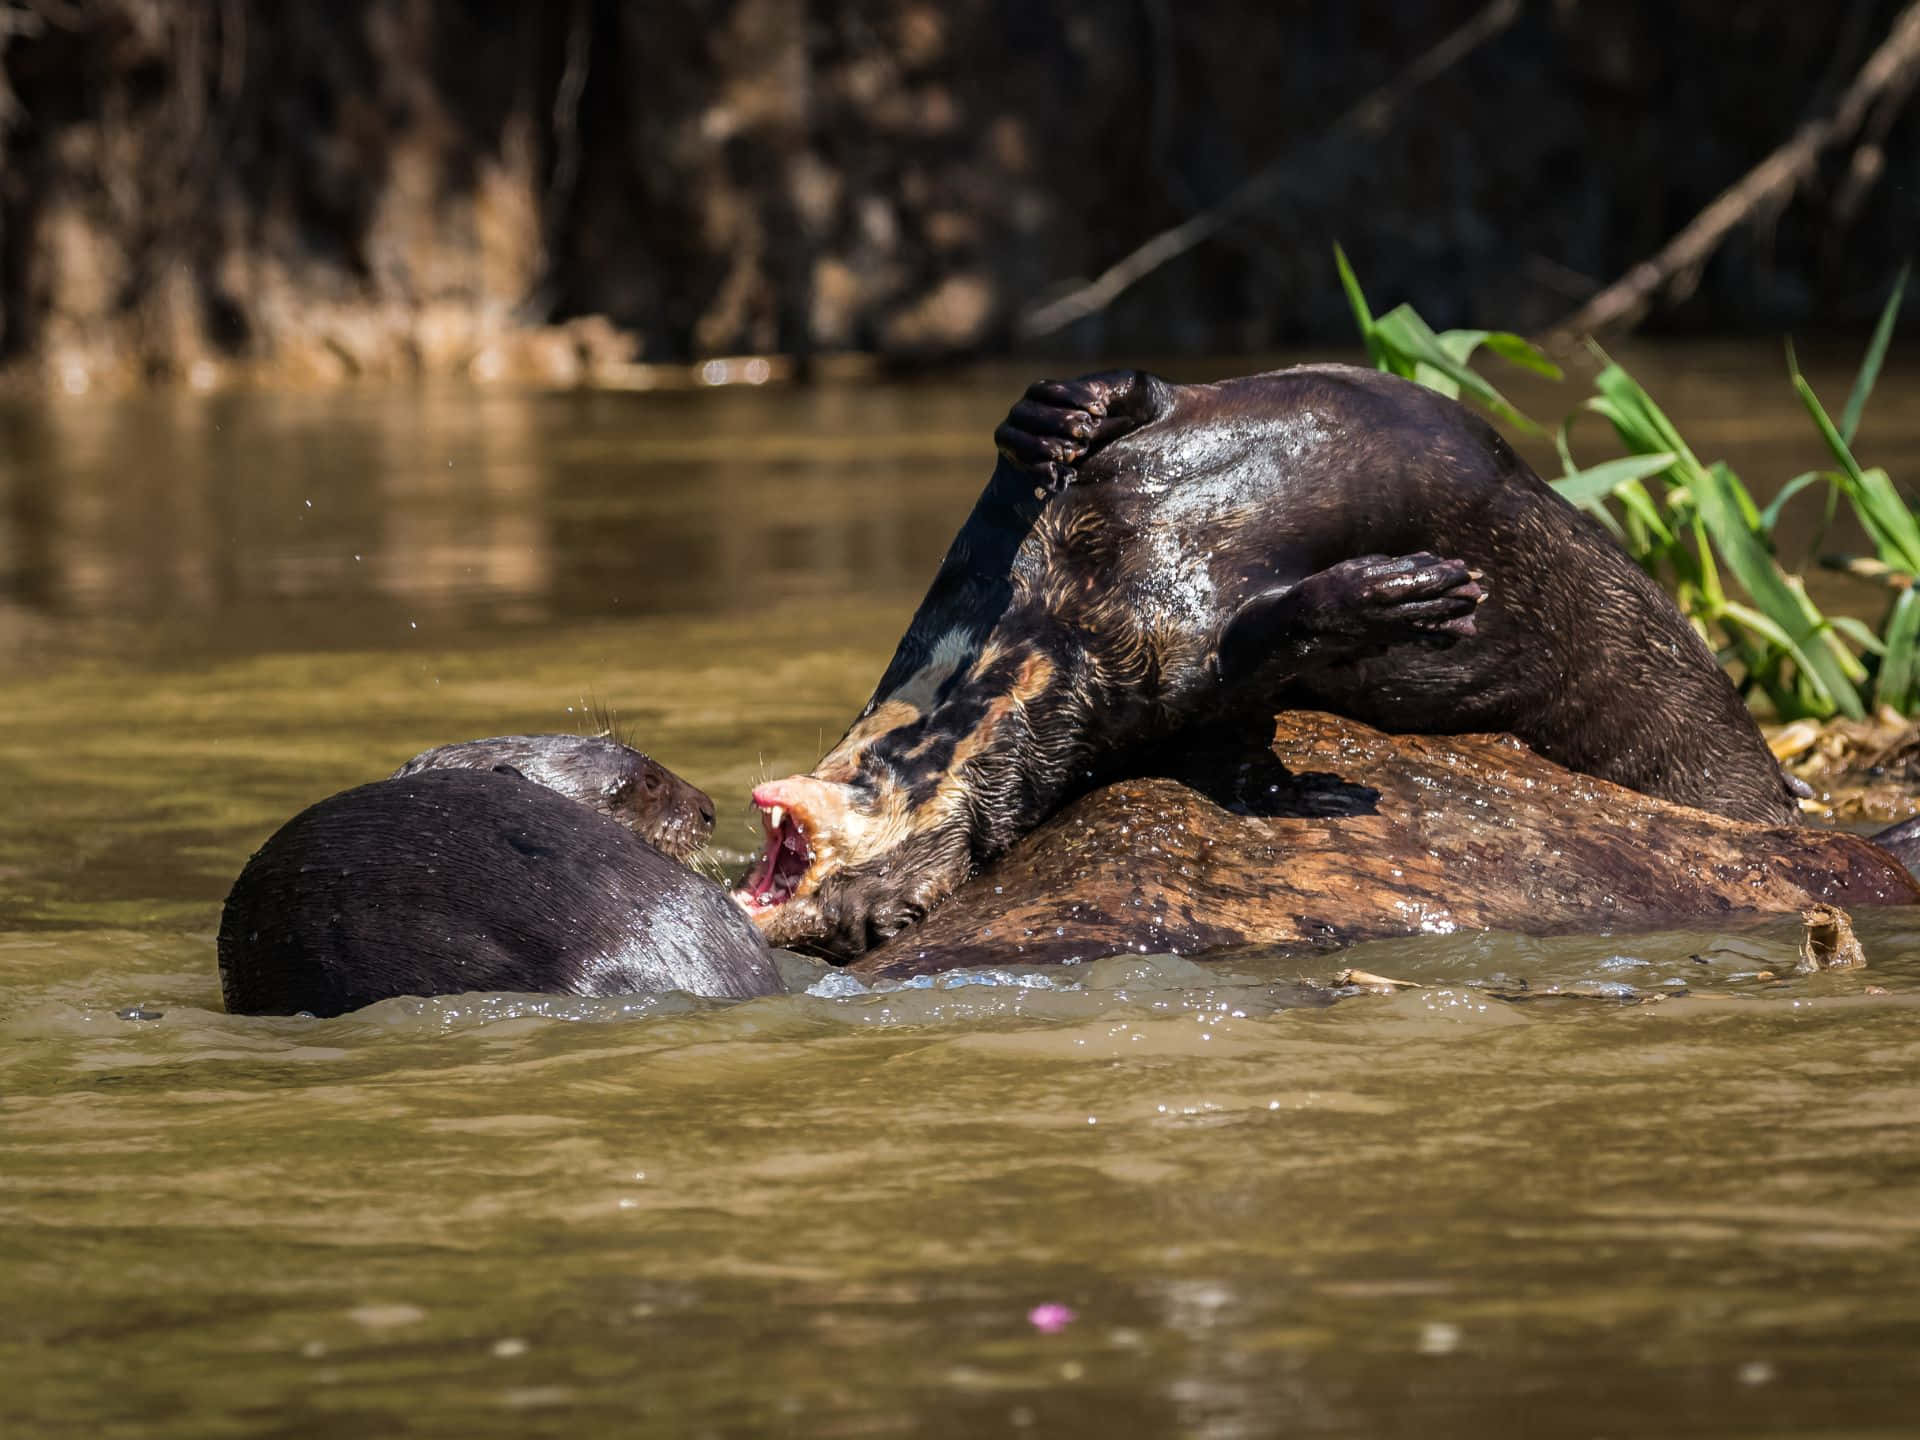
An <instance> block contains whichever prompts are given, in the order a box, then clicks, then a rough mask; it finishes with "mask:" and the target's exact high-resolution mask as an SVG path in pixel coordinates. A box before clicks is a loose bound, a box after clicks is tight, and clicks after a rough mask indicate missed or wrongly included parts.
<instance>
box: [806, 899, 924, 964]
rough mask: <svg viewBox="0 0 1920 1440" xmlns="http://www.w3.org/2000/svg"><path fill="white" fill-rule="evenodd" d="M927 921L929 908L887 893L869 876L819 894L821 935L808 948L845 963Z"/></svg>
mask: <svg viewBox="0 0 1920 1440" xmlns="http://www.w3.org/2000/svg"><path fill="white" fill-rule="evenodd" d="M924 919H926V909H925V907H924V906H920V905H917V904H915V903H914V901H913V900H912V899H910V898H908V897H903V896H896V895H888V894H885V893H884V891H883V889H882V887H881V886H880V885H878V884H876V883H874V882H873V881H872V880H870V879H868V878H867V877H861V879H860V880H859V881H856V882H855V883H853V884H849V885H846V886H835V887H829V888H823V889H822V891H821V893H820V922H821V928H822V932H823V933H822V934H821V935H820V937H819V938H818V939H817V940H814V941H810V942H808V944H807V945H806V946H805V948H806V949H809V950H816V951H818V952H819V953H820V954H822V955H825V956H826V957H827V958H828V959H830V960H833V961H835V962H836V963H840V964H845V963H846V962H847V961H849V960H853V959H857V958H858V957H859V956H861V955H864V954H865V953H866V952H867V951H869V950H872V949H876V948H877V947H879V946H881V945H884V944H886V943H887V941H889V940H891V939H892V938H893V937H894V936H896V935H898V934H899V933H900V932H901V931H902V930H906V929H910V928H911V927H913V926H915V925H918V924H919V923H920V922H921V921H922V920H924Z"/></svg>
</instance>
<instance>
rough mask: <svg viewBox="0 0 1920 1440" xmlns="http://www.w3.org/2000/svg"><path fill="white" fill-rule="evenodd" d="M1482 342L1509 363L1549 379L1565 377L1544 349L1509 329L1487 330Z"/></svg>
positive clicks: (1562, 378)
mask: <svg viewBox="0 0 1920 1440" xmlns="http://www.w3.org/2000/svg"><path fill="white" fill-rule="evenodd" d="M1482 343H1483V344H1485V345H1486V347H1487V349H1489V350H1491V351H1493V353H1494V354H1496V355H1498V356H1499V357H1500V358H1501V359H1502V360H1504V361H1506V362H1507V363H1508V364H1509V365H1518V366H1519V367H1520V368H1521V369H1522V370H1531V371H1533V373H1534V374H1536V375H1544V376H1546V377H1547V379H1549V380H1564V379H1565V378H1566V375H1565V374H1564V372H1562V370H1561V369H1560V367H1559V366H1558V365H1556V364H1554V363H1553V361H1551V360H1549V359H1548V358H1547V353H1546V351H1544V350H1542V349H1541V348H1540V347H1539V346H1538V345H1535V344H1534V343H1533V342H1532V341H1531V340H1528V339H1526V338H1525V337H1523V336H1520V335H1516V334H1514V333H1513V332H1512V331H1511V330H1489V331H1487V332H1485V334H1484V337H1483V340H1482Z"/></svg>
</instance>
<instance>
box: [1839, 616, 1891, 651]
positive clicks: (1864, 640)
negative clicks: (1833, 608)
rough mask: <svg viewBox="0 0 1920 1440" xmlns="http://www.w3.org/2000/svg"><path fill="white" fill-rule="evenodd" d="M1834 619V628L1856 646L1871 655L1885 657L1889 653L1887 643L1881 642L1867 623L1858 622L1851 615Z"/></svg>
mask: <svg viewBox="0 0 1920 1440" xmlns="http://www.w3.org/2000/svg"><path fill="white" fill-rule="evenodd" d="M1832 618H1833V628H1834V629H1836V630H1838V631H1839V632H1840V633H1841V634H1842V635H1844V636H1846V637H1847V638H1848V639H1849V640H1851V641H1853V643H1854V644H1856V645H1858V646H1859V647H1860V648H1861V649H1862V650H1864V651H1866V652H1867V653H1868V654H1869V655H1884V654H1886V653H1887V647H1886V643H1885V642H1884V641H1883V640H1881V638H1880V637H1879V636H1878V635H1876V634H1874V633H1873V627H1872V626H1870V625H1868V624H1867V623H1866V622H1865V621H1862V620H1857V619H1855V618H1854V617H1853V616H1851V615H1835V616H1833V617H1832Z"/></svg>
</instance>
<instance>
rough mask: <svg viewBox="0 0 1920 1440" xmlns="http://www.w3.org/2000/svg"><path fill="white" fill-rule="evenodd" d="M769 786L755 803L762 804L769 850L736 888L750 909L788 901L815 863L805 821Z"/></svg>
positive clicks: (769, 907)
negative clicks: (769, 791) (776, 797)
mask: <svg viewBox="0 0 1920 1440" xmlns="http://www.w3.org/2000/svg"><path fill="white" fill-rule="evenodd" d="M767 788H768V787H764V786H763V787H762V788H761V789H760V790H756V791H754V793H753V803H754V804H756V805H758V806H759V807H760V825H761V828H762V829H764V830H765V831H766V842H767V849H766V853H765V854H764V855H762V856H761V857H760V861H759V863H758V864H757V865H755V866H754V867H753V869H752V870H751V871H749V872H748V874H747V877H746V879H744V880H743V881H741V883H740V888H739V889H738V890H736V891H734V898H735V899H736V900H738V901H739V902H740V903H741V904H742V905H744V906H746V907H747V909H748V911H750V912H758V911H765V910H772V909H773V908H775V907H776V906H779V905H784V904H786V903H787V901H789V900H791V899H792V898H793V897H794V896H795V895H797V894H799V893H800V891H801V888H802V887H803V886H804V885H805V884H806V882H807V879H808V876H809V875H810V873H811V872H812V870H813V867H814V851H813V845H812V843H811V842H810V841H809V840H808V838H807V829H806V825H805V823H804V822H803V821H802V820H801V818H800V816H799V815H798V814H796V813H795V812H794V810H793V807H792V806H790V805H785V804H781V803H778V802H777V801H774V800H773V799H772V797H771V796H768V795H766V794H765V790H766V789H767Z"/></svg>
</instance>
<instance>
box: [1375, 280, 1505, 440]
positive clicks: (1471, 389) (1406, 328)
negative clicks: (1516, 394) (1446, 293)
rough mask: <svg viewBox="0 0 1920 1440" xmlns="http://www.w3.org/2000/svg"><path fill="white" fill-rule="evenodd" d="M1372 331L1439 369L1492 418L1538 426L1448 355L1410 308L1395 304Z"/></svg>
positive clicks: (1406, 354)
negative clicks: (1477, 402)
mask: <svg viewBox="0 0 1920 1440" xmlns="http://www.w3.org/2000/svg"><path fill="white" fill-rule="evenodd" d="M1374 325H1375V329H1376V331H1377V333H1378V334H1379V335H1380V338H1381V339H1382V340H1384V341H1385V342H1386V343H1387V345H1388V347H1389V348H1391V349H1393V350H1395V351H1398V352H1399V353H1400V354H1401V355H1402V356H1403V357H1405V358H1407V359H1409V360H1412V361H1414V362H1416V363H1418V364H1421V365H1426V366H1429V367H1430V368H1432V369H1434V370H1438V371H1439V372H1440V373H1441V374H1442V375H1444V376H1446V377H1447V379H1449V380H1451V381H1452V382H1453V383H1454V384H1455V385H1457V386H1459V387H1460V389H1461V390H1462V391H1463V392H1464V393H1466V394H1468V395H1471V396H1472V397H1473V398H1474V399H1476V400H1478V401H1479V402H1480V403H1481V404H1482V405H1483V406H1485V407H1486V408H1487V410H1488V411H1490V412H1491V413H1492V414H1493V415H1495V416H1496V417H1498V418H1499V419H1502V420H1505V421H1506V422H1507V423H1508V424H1510V425H1513V426H1516V427H1518V428H1520V429H1522V430H1535V431H1537V430H1538V429H1539V428H1540V427H1539V426H1538V425H1535V424H1534V423H1533V421H1531V420H1529V419H1528V418H1527V417H1526V416H1524V415H1522V414H1521V413H1520V412H1519V411H1518V410H1516V409H1514V408H1513V406H1512V405H1510V404H1509V403H1508V402H1507V397H1506V396H1504V395H1502V394H1501V393H1500V392H1499V391H1498V390H1496V389H1494V388H1493V386H1492V385H1491V384H1489V383H1488V382H1487V380H1486V378H1485V377H1484V376H1482V375H1480V374H1478V373H1477V372H1475V371H1473V370H1471V369H1469V368H1468V367H1467V366H1465V365H1463V364H1461V363H1460V362H1459V361H1458V360H1456V359H1454V358H1453V356H1451V355H1449V354H1448V353H1447V350H1446V347H1445V346H1444V345H1442V344H1441V343H1440V337H1439V336H1438V335H1436V334H1434V332H1433V329H1432V327H1430V326H1429V325H1428V324H1427V322H1426V321H1425V320H1423V319H1421V318H1420V314H1419V312H1418V311H1416V310H1415V309H1414V308H1413V307H1412V306H1411V305H1397V306H1395V307H1394V308H1393V309H1392V310H1389V311H1388V312H1387V313H1386V314H1385V315H1382V316H1381V317H1380V318H1379V319H1378V320H1377V321H1375V322H1374Z"/></svg>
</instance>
